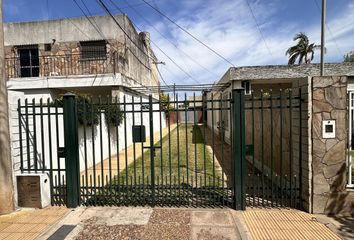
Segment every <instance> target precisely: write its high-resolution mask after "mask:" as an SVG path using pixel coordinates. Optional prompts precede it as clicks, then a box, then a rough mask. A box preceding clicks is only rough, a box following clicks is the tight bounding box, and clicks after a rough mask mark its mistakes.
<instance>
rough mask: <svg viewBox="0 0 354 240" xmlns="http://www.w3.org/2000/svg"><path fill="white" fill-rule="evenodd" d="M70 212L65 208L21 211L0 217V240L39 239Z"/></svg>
mask: <svg viewBox="0 0 354 240" xmlns="http://www.w3.org/2000/svg"><path fill="white" fill-rule="evenodd" d="M68 212H69V210H68V209H67V208H65V207H48V208H45V209H21V210H19V211H16V212H14V213H11V214H7V215H2V216H0V239H1V240H2V239H6V240H15V239H21V240H22V239H25V240H30V239H37V238H38V236H39V235H40V234H42V233H43V232H46V231H47V230H48V229H49V228H50V227H51V226H53V225H54V224H56V223H57V222H58V221H59V220H60V219H61V218H62V217H63V216H65V214H67V213H68Z"/></svg>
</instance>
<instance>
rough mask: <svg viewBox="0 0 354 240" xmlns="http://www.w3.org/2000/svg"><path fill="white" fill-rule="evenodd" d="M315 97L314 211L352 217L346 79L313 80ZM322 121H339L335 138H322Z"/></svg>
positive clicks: (353, 212)
mask: <svg viewBox="0 0 354 240" xmlns="http://www.w3.org/2000/svg"><path fill="white" fill-rule="evenodd" d="M312 96H313V97H312V150H313V154H312V172H313V193H312V194H313V200H312V201H313V207H312V212H313V213H326V214H344V215H353V214H354V192H350V191H349V190H347V189H346V184H347V163H346V161H347V145H348V132H347V128H348V127H347V126H348V110H347V106H348V100H347V77H313V78H312ZM323 120H335V121H336V137H335V138H333V139H324V138H323V136H322V121H323Z"/></svg>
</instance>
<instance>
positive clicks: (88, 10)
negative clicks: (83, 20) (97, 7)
mask: <svg viewBox="0 0 354 240" xmlns="http://www.w3.org/2000/svg"><path fill="white" fill-rule="evenodd" d="M81 2H82V4H83V5H84V7H85V9H86V10H87V12H88V13H89V14H90V16H92V13H91V11H90V9H89V8H88V7H87V5H86V3H85V1H84V0H81ZM92 21H93V22H94V24H95V26H96V27H97V29H98V30H99V31H100V34H101V36H103V38H104V39H106V36H105V35H104V34H103V32H102V31H101V29H100V27H99V25H98V24H97V22H96V20H95V19H94V18H92Z"/></svg>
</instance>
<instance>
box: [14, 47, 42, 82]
mask: <svg viewBox="0 0 354 240" xmlns="http://www.w3.org/2000/svg"><path fill="white" fill-rule="evenodd" d="M17 53H18V55H19V64H20V66H19V67H20V68H19V71H20V72H19V75H20V77H38V76H39V52H38V45H28V46H18V47H17Z"/></svg>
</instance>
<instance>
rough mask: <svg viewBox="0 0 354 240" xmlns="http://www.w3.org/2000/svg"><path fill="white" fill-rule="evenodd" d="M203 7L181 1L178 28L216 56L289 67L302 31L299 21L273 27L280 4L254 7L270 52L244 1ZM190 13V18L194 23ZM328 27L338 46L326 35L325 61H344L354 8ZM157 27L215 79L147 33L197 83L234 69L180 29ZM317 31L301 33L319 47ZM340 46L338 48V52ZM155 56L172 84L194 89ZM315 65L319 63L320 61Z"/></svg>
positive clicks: (167, 25)
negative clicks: (295, 37) (295, 38)
mask: <svg viewBox="0 0 354 240" xmlns="http://www.w3.org/2000/svg"><path fill="white" fill-rule="evenodd" d="M204 2H205V1H201V0H199V1H182V3H181V4H184V6H183V8H184V9H188V11H187V10H185V11H182V12H177V13H176V14H175V15H176V16H178V17H179V18H178V20H177V23H178V24H179V25H181V26H183V27H185V28H186V29H187V30H188V31H189V32H191V33H192V34H193V35H195V36H197V37H198V38H199V39H201V40H202V41H203V42H204V43H206V44H207V45H209V46H210V47H212V48H213V49H215V50H216V51H217V52H218V53H220V54H221V55H223V56H225V57H226V58H227V59H230V61H232V62H233V63H234V64H235V65H236V66H245V65H264V64H286V63H287V57H286V56H285V51H286V49H287V48H288V47H289V46H291V45H292V44H293V42H292V37H293V35H294V34H295V33H296V32H298V31H299V29H300V26H299V25H298V24H297V21H296V19H294V20H292V21H291V20H288V21H287V22H286V23H282V22H276V21H275V18H274V16H275V14H276V13H277V11H281V9H280V8H277V6H280V5H279V4H277V1H272V3H267V2H266V1H259V0H258V1H255V2H252V9H253V11H254V14H255V15H256V17H257V21H258V23H259V24H260V28H261V29H262V31H263V34H264V36H265V39H266V42H267V45H268V47H269V49H270V50H268V49H267V48H266V46H265V44H264V41H263V40H262V38H261V35H260V33H259V30H258V29H257V27H256V24H255V22H254V19H253V18H252V15H251V14H250V11H249V9H248V6H247V5H246V2H245V0H234V1H211V2H210V1H206V2H207V3H208V4H203V3H204ZM191 9H192V12H193V16H192V17H190V13H191ZM328 26H330V29H331V32H332V33H333V35H335V40H336V41H334V39H333V38H332V37H331V36H330V35H327V45H326V47H327V49H328V52H327V55H326V59H328V60H330V61H340V60H341V58H342V55H343V54H344V53H345V52H347V51H349V50H352V49H351V48H353V47H354V46H353V39H354V38H353V37H354V4H349V5H348V7H347V8H346V10H345V11H344V12H341V13H340V14H339V13H338V14H337V17H336V18H335V19H333V20H329V22H328ZM155 27H157V28H158V29H159V31H161V32H163V33H168V35H169V36H172V38H171V40H172V41H173V42H174V43H175V44H177V45H178V47H179V48H180V49H183V51H184V52H186V53H188V55H190V56H191V57H193V59H194V61H197V62H198V63H199V64H200V65H202V66H203V67H204V68H207V69H209V71H210V72H213V74H211V73H210V72H209V71H206V70H205V69H204V68H203V67H201V66H199V65H198V64H196V63H195V62H194V61H193V60H191V59H189V58H188V57H187V56H185V55H184V54H183V53H180V52H179V51H178V50H177V49H176V48H175V47H174V46H173V45H171V44H170V43H169V42H168V41H167V40H166V39H164V38H162V37H160V36H159V35H158V34H157V33H156V32H155V31H154V30H153V29H148V30H150V32H151V33H152V39H153V41H155V43H156V44H158V45H159V46H160V47H161V48H162V49H163V50H164V51H165V52H166V53H167V54H168V55H169V56H170V57H171V58H172V59H174V60H175V61H176V62H177V64H179V65H180V66H181V67H182V68H184V69H185V70H186V71H188V72H189V73H190V74H191V75H193V77H194V78H195V79H197V80H198V81H199V82H203V83H211V82H214V81H217V80H219V78H220V77H221V76H222V75H223V74H224V72H225V71H226V70H227V69H228V68H229V67H230V64H228V63H227V62H225V61H223V60H222V59H220V58H219V57H218V56H216V55H215V54H214V53H212V52H211V51H209V50H208V49H207V48H205V47H203V46H202V45H201V44H199V43H198V42H196V41H195V40H194V39H192V38H191V37H190V36H188V35H187V34H185V33H183V32H182V31H180V30H179V29H177V28H176V26H174V25H173V24H171V23H169V22H167V21H164V22H159V23H156V26H155ZM319 27H320V26H317V25H308V26H303V28H301V31H304V32H306V33H307V34H308V35H309V36H310V39H311V41H313V42H316V43H320V29H319ZM337 46H340V47H339V48H340V50H338V47H337ZM269 51H270V52H271V53H270V52H269ZM342 51H343V52H342ZM155 52H156V54H157V56H158V57H159V59H160V60H163V61H165V62H166V64H167V65H166V66H161V67H160V69H161V71H162V73H163V74H164V76H165V78H166V80H167V82H168V83H174V82H175V83H196V82H194V81H193V80H191V79H189V78H188V77H187V76H186V74H184V73H183V72H182V71H180V69H179V68H178V67H176V66H174V64H173V63H172V62H171V61H169V60H168V59H167V58H166V57H165V56H164V55H163V54H161V53H160V52H159V51H158V50H155ZM318 55H319V54H317V56H318ZM316 60H318V57H317V58H316V59H315V61H316Z"/></svg>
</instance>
